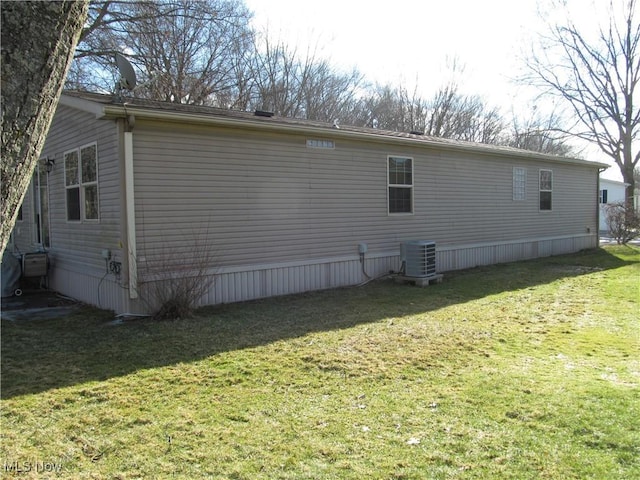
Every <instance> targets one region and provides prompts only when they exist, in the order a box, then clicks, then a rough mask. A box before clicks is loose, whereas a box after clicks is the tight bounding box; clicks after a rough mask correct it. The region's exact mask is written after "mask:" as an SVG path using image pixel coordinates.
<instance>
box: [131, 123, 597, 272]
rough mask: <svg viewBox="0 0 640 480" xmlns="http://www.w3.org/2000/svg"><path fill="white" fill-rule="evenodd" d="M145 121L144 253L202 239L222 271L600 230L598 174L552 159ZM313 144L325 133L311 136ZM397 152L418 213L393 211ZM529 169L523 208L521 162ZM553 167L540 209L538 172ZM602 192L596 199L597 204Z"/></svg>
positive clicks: (140, 165)
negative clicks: (323, 142) (515, 182)
mask: <svg viewBox="0 0 640 480" xmlns="http://www.w3.org/2000/svg"><path fill="white" fill-rule="evenodd" d="M307 138H309V137H307V136H303V135H295V134H275V133H273V134H267V133H260V132H257V131H254V132H251V131H243V130H234V129H225V128H213V127H211V128H207V127H194V126H191V127H185V126H183V125H179V124H168V123H160V122H157V123H156V122H149V121H138V122H137V124H136V128H135V130H134V159H135V160H134V166H135V168H134V171H135V184H136V219H137V233H138V249H139V255H140V258H141V259H143V258H146V255H151V253H152V252H153V251H157V250H158V249H163V250H173V251H174V252H175V255H176V256H178V255H181V253H180V252H187V253H188V251H189V249H190V248H191V249H193V247H190V246H189V244H190V241H191V238H193V237H194V236H202V235H205V232H206V236H207V237H208V238H209V239H210V242H211V244H212V245H213V246H214V249H215V251H216V256H217V262H216V263H217V266H218V267H222V268H224V267H238V266H248V265H266V264H277V263H279V262H291V261H296V260H299V261H303V260H304V261H310V262H313V261H314V260H320V259H331V258H344V257H349V256H357V247H358V243H360V242H366V243H367V244H368V246H369V250H368V254H370V255H373V256H375V255H377V254H379V255H382V254H393V253H394V252H397V251H398V250H399V244H400V242H401V241H403V240H408V239H425V240H434V241H436V242H437V243H438V245H439V246H442V247H445V248H446V247H451V246H455V245H470V244H476V243H480V244H481V243H486V242H505V241H515V240H519V239H535V238H546V237H557V236H571V235H584V234H586V233H587V230H588V229H591V231H592V232H594V231H595V228H596V214H595V208H596V207H595V203H594V202H595V201H594V198H597V191H596V188H597V186H596V177H597V169H595V168H591V167H582V166H579V165H569V164H563V163H559V162H558V163H556V162H549V161H530V160H526V159H525V160H522V159H509V158H504V157H492V156H489V155H484V154H471V153H451V152H443V151H440V150H437V149H434V147H422V148H416V147H401V146H398V145H397V144H395V145H391V146H385V145H384V144H380V143H377V144H373V143H368V142H367V143H365V142H358V141H351V140H344V139H341V138H331V135H330V134H328V135H327V136H326V137H323V138H327V139H330V140H334V141H335V149H317V148H307V146H306V140H307ZM311 138H316V137H311ZM388 155H397V156H408V157H412V158H413V165H414V166H413V169H414V202H415V204H414V213H413V214H412V215H389V214H388V213H387V212H388V208H387V157H388ZM514 166H519V167H524V168H526V169H527V189H526V200H525V201H514V200H513V199H512V198H513V192H512V175H513V167H514ZM540 168H545V169H551V170H552V171H553V210H552V211H551V212H541V211H540V210H539V201H538V195H539V190H538V171H539V169H540ZM594 196H595V197H594Z"/></svg>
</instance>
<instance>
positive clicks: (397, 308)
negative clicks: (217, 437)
mask: <svg viewBox="0 0 640 480" xmlns="http://www.w3.org/2000/svg"><path fill="white" fill-rule="evenodd" d="M628 253H629V255H630V256H633V255H636V256H637V254H638V249H634V248H631V247H629V252H628ZM630 263H635V262H631V261H625V260H623V259H622V258H620V257H619V256H615V255H612V254H611V253H609V252H608V251H607V250H602V249H597V250H590V251H585V252H580V253H577V254H573V255H565V256H558V257H549V258H545V259H538V260H533V261H526V262H518V263H511V264H502V265H494V266H487V267H477V268H474V269H470V270H465V271H460V272H452V273H447V274H446V275H445V279H444V282H443V283H441V284H437V285H433V286H430V287H428V288H418V287H410V286H406V285H399V284H396V283H395V282H393V281H391V280H387V281H377V282H372V283H370V284H368V285H366V286H364V287H360V288H345V289H337V290H330V291H323V292H314V293H309V294H301V295H292V296H287V297H279V298H271V299H265V300H258V301H252V302H245V303H241V304H231V305H222V306H216V307H209V308H206V309H202V310H200V311H199V314H198V316H197V318H193V319H189V320H181V321H163V322H156V321H152V320H148V319H147V320H135V321H130V322H124V323H122V324H114V323H113V314H111V313H109V312H105V311H101V310H97V309H93V308H81V309H79V310H77V311H76V312H74V313H73V314H71V315H68V316H64V317H61V318H57V319H54V320H52V319H48V320H46V319H40V320H33V321H7V320H3V321H2V338H1V342H2V360H1V365H2V392H1V393H2V398H4V399H7V398H12V397H15V396H18V395H24V394H30V393H38V392H42V391H46V390H49V389H54V388H60V387H65V386H71V385H76V384H81V383H85V382H89V381H100V380H106V379H109V378H113V377H117V376H121V375H126V374H129V373H132V372H135V371H137V370H139V369H147V368H154V367H161V366H166V365H171V364H176V363H180V362H192V361H196V360H200V359H203V358H206V357H209V356H212V355H216V354H219V353H222V352H228V351H233V350H239V349H244V348H250V347H256V346H260V345H266V344H269V343H272V342H275V341H279V340H285V339H291V338H297V337H301V336H304V335H306V334H309V333H312V332H318V331H328V330H335V329H345V328H349V327H353V326H356V325H359V324H364V323H369V322H376V321H380V320H382V319H386V318H390V317H399V316H402V315H409V314H417V313H426V312H430V311H434V310H437V309H440V308H444V307H447V306H450V305H455V304H462V303H466V302H469V301H472V300H475V299H478V298H484V297H486V296H488V295H493V294H497V293H502V292H510V291H518V290H521V289H525V288H531V287H535V286H536V285H541V284H548V283H550V282H553V281H556V280H559V279H562V278H567V277H578V276H581V275H585V274H590V273H593V272H595V271H599V270H608V269H616V268H619V267H622V266H625V265H628V264H630Z"/></svg>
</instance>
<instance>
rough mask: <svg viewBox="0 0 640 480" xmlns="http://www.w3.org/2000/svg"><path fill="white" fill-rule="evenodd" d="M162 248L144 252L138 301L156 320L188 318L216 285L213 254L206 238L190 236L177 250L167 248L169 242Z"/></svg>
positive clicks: (205, 234) (203, 236)
mask: <svg viewBox="0 0 640 480" xmlns="http://www.w3.org/2000/svg"><path fill="white" fill-rule="evenodd" d="M174 244H175V242H174ZM162 245H163V246H157V247H155V248H153V249H151V251H146V255H145V262H144V265H143V267H144V280H143V281H141V282H140V283H141V287H142V291H141V299H142V300H143V301H144V302H145V304H146V305H147V308H148V309H149V311H151V312H152V317H153V318H155V319H157V320H177V319H183V318H188V317H190V316H192V314H193V310H194V309H195V307H196V305H197V303H198V301H199V300H200V299H201V298H202V296H203V295H204V294H205V293H206V292H207V291H208V290H209V289H210V288H211V287H213V285H214V282H215V273H216V270H217V268H216V255H215V253H214V251H213V248H212V246H211V244H210V238H209V235H208V234H207V233H203V234H195V235H192V236H189V237H187V238H184V239H183V240H182V241H181V242H179V246H178V247H176V248H169V247H168V245H171V242H169V241H165V242H163V243H162Z"/></svg>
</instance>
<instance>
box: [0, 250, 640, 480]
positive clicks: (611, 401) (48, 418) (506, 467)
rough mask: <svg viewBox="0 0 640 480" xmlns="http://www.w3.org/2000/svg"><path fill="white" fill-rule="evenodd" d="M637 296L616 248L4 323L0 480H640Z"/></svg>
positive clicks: (627, 253) (623, 253)
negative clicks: (179, 317)
mask: <svg viewBox="0 0 640 480" xmlns="http://www.w3.org/2000/svg"><path fill="white" fill-rule="evenodd" d="M639 288H640V249H639V248H637V247H617V246H616V247H610V248H607V249H603V250H593V251H589V252H581V253H579V254H575V255H568V256H561V257H553V258H545V259H541V260H536V261H530V262H522V263H513V264H508V265H498V266H492V267H482V268H476V269H472V270H468V271H463V272H456V273H449V274H446V275H445V279H444V282H443V283H442V284H439V285H433V286H430V287H428V288H417V287H412V286H405V285H397V284H395V283H393V282H392V281H381V282H375V283H372V284H369V285H367V286H366V287H362V288H352V289H342V290H332V291H325V292H318V293H313V294H306V295H297V296H291V297H282V298H276V299H269V300H263V301H255V302H248V303H244V304H235V305H226V306H220V307H215V308H209V309H204V310H201V311H200V312H199V315H198V317H197V318H194V319H191V320H186V321H173V322H172V321H165V322H153V321H150V320H137V321H132V322H129V323H125V324H120V325H113V324H111V323H110V320H112V318H113V317H112V316H111V315H109V314H108V313H106V312H101V311H98V310H92V309H84V310H81V311H79V312H78V313H77V314H75V315H73V316H70V317H68V318H64V319H60V320H53V321H52V320H49V321H23V322H18V323H12V322H8V321H2V429H1V432H2V442H1V446H0V457H1V459H2V470H3V475H2V476H4V477H12V476H13V475H15V476H16V477H19V478H46V477H47V475H49V476H50V477H51V478H54V475H53V474H48V473H46V472H44V473H43V470H58V472H57V473H56V474H55V478H87V479H89V478H90V479H99V478H110V479H111V478H116V479H133V478H185V479H195V478H229V479H241V478H242V479H244V478H246V479H256V478H258V479H278V478H281V479H285V478H290V479H301V478H314V479H315V478H319V479H325V478H339V479H340V478H353V479H363V478H385V479H386V478H397V479H402V478H407V479H408V478H420V479H422V478H427V479H428V478H434V479H437V478H443V479H444V478H447V479H448V478H460V479H475V478H490V479H492V478H513V479H528V478H530V479H538V478H548V479H572V478H573V479H588V478H592V479H625V480H626V479H631V478H640V418H639V414H638V412H639V411H640V394H639V389H638V383H639V382H640V361H639V352H640V338H639V330H640V329H639V319H638V317H639V311H640V305H639V303H640V290H639ZM16 468H17V469H20V470H22V471H21V472H16V471H15V470H16Z"/></svg>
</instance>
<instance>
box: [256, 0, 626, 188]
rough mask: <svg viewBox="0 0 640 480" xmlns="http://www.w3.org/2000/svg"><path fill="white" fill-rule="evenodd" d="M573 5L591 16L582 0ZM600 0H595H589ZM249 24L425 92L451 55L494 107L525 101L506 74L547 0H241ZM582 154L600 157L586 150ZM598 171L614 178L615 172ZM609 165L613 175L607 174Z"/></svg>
mask: <svg viewBox="0 0 640 480" xmlns="http://www.w3.org/2000/svg"><path fill="white" fill-rule="evenodd" d="M570 1H574V2H579V5H580V6H581V7H582V8H580V9H579V10H578V12H580V13H582V14H584V15H585V16H587V19H588V16H591V17H593V18H595V14H594V9H593V8H592V7H591V8H590V6H589V4H590V3H591V1H590V0H570ZM598 3H600V4H605V3H606V0H596V1H595V4H598ZM245 4H246V5H247V6H248V7H249V8H250V9H251V10H252V11H253V12H254V14H255V17H254V27H256V28H257V29H258V30H268V33H269V36H270V38H272V39H278V38H279V39H282V40H284V41H285V42H286V43H287V44H289V45H291V46H294V45H295V46H297V47H298V49H299V51H300V53H302V54H304V53H305V52H306V49H307V48H308V47H311V48H315V47H317V51H318V54H319V56H321V57H324V58H328V59H330V60H331V63H332V64H333V65H334V66H336V67H337V68H344V69H351V68H353V67H356V68H357V69H358V70H359V71H360V72H361V73H363V74H364V75H365V76H366V78H367V79H368V80H369V81H372V82H379V83H391V84H393V85H400V84H402V85H404V86H407V87H408V88H410V89H413V88H414V86H416V85H417V86H418V91H419V93H420V94H421V95H422V96H425V97H428V96H431V95H432V94H433V93H434V92H435V91H436V89H437V88H438V87H439V86H440V85H442V84H443V83H444V82H446V81H447V80H448V79H449V78H450V75H451V73H450V72H451V69H450V65H451V63H452V61H453V60H454V59H455V60H456V61H457V63H458V64H460V65H462V66H464V71H463V73H462V74H461V75H457V79H458V80H460V83H459V85H460V87H461V89H462V90H463V91H464V93H468V94H477V95H481V96H482V97H483V98H484V99H485V100H486V101H487V102H488V103H489V104H490V105H496V106H498V107H500V108H501V110H502V112H503V114H504V115H505V116H506V117H507V118H508V117H510V115H511V111H512V109H515V110H516V111H517V110H523V109H526V108H527V105H528V106H529V107H530V104H528V102H529V101H530V99H531V95H532V93H533V92H532V91H531V90H527V89H526V88H524V87H522V86H518V85H516V84H515V82H513V79H515V78H516V77H518V76H519V75H520V74H521V73H522V72H523V56H525V55H526V54H527V52H528V51H529V50H530V49H531V45H532V44H533V42H534V40H535V39H536V38H537V35H538V34H539V33H540V32H541V31H542V30H543V28H544V21H543V20H542V19H541V17H540V15H539V13H540V14H541V15H542V16H547V17H548V16H552V15H553V14H554V12H552V11H548V9H545V5H548V0H393V1H385V2H375V1H372V0H315V1H309V0H304V1H303V0H245ZM589 159H590V160H598V161H608V160H607V159H606V157H603V156H602V155H600V154H598V153H597V152H594V155H593V156H590V158H589ZM609 170H610V172H608V173H607V175H606V176H608V177H613V178H617V177H616V175H615V172H611V170H612V169H609ZM611 173H614V175H610V174H611Z"/></svg>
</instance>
